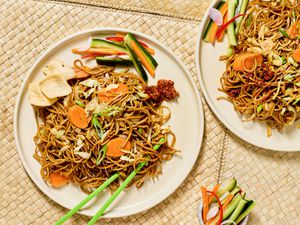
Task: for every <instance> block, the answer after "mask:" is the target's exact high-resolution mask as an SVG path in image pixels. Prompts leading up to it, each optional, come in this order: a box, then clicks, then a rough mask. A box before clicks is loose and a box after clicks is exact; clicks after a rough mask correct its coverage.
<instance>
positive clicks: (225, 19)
mask: <svg viewBox="0 0 300 225" xmlns="http://www.w3.org/2000/svg"><path fill="white" fill-rule="evenodd" d="M223 19H224V23H227V21H228V15H227V12H226V13H225V15H224V17H223ZM225 31H226V29H224V30H223V31H222V33H221V34H220V36H219V37H218V38H217V41H218V42H221V41H222V40H223V38H224V36H225Z"/></svg>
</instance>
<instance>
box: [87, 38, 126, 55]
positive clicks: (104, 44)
mask: <svg viewBox="0 0 300 225" xmlns="http://www.w3.org/2000/svg"><path fill="white" fill-rule="evenodd" d="M91 48H108V49H113V50H116V51H119V52H127V50H126V48H125V47H124V46H122V45H121V44H118V43H115V42H112V41H106V40H103V39H92V41H91Z"/></svg>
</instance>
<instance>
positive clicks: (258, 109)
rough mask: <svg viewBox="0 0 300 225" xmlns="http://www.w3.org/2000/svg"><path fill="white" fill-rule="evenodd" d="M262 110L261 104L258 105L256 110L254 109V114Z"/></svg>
mask: <svg viewBox="0 0 300 225" xmlns="http://www.w3.org/2000/svg"><path fill="white" fill-rule="evenodd" d="M263 108H264V106H263V105H262V104H260V105H259V106H258V107H257V109H256V112H257V113H260V111H261V110H262V109H263Z"/></svg>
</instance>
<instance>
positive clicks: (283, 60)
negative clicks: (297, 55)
mask: <svg viewBox="0 0 300 225" xmlns="http://www.w3.org/2000/svg"><path fill="white" fill-rule="evenodd" d="M279 58H280V60H281V63H282V65H284V64H286V59H285V57H283V56H280V57H279Z"/></svg>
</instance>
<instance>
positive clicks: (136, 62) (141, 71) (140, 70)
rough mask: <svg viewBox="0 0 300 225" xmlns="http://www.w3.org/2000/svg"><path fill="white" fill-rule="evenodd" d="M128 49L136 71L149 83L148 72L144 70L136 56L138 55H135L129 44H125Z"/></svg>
mask: <svg viewBox="0 0 300 225" xmlns="http://www.w3.org/2000/svg"><path fill="white" fill-rule="evenodd" d="M125 46H126V49H127V50H128V52H129V55H130V58H131V60H132V62H133V65H134V67H135V69H136V71H137V72H138V74H139V75H140V76H141V77H142V78H143V80H144V81H145V82H148V76H147V73H146V71H145V70H144V68H143V66H142V64H141V62H140V61H139V59H138V57H137V56H136V54H135V53H134V51H133V50H132V49H131V48H130V47H129V46H128V44H127V43H125Z"/></svg>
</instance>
